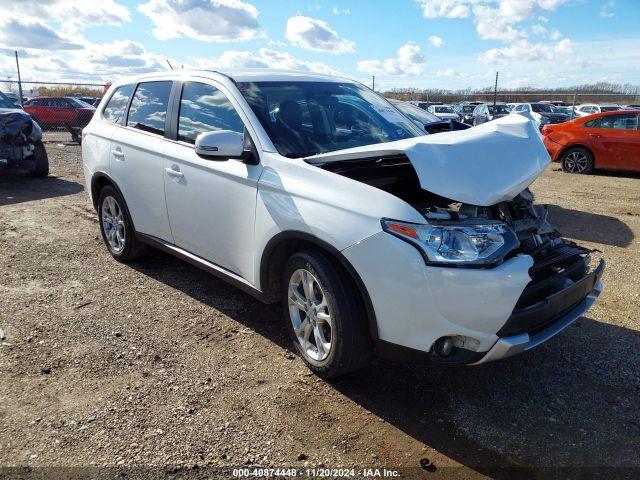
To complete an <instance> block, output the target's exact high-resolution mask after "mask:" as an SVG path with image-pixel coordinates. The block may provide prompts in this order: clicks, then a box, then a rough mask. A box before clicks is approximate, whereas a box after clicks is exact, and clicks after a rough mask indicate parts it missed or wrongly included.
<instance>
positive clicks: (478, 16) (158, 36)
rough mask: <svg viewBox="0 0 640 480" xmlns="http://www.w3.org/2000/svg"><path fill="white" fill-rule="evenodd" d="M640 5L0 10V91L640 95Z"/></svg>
mask: <svg viewBox="0 0 640 480" xmlns="http://www.w3.org/2000/svg"><path fill="white" fill-rule="evenodd" d="M639 26H640V0H395V1H381V0H306V1H296V0H289V1H284V0H283V1H276V0H246V1H245V0H0V78H2V79H6V78H12V79H15V78H16V68H15V58H14V50H18V52H19V55H20V66H21V73H22V78H23V80H39V81H62V80H73V81H86V82H94V81H95V82H107V81H111V80H115V79H117V78H120V77H122V76H124V75H134V74H139V73H146V72H153V71H158V70H166V69H168V68H169V66H168V64H167V61H169V63H171V64H172V65H173V67H174V68H202V69H221V70H224V69H225V68H246V67H268V68H278V69H291V70H305V71H314V72H321V73H332V74H337V75H341V76H346V77H349V78H353V79H356V80H358V81H361V82H363V83H366V84H368V85H371V82H372V76H373V75H375V79H376V90H378V89H382V90H386V89H390V88H404V87H415V88H448V89H461V88H477V87H486V86H489V85H492V84H493V81H494V77H495V72H496V71H499V72H500V86H501V87H503V88H518V87H523V86H533V87H558V86H571V85H576V84H581V83H593V82H599V81H609V82H617V83H631V84H638V85H640V28H639Z"/></svg>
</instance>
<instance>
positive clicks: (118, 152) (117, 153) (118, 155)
mask: <svg viewBox="0 0 640 480" xmlns="http://www.w3.org/2000/svg"><path fill="white" fill-rule="evenodd" d="M111 155H113V158H114V159H115V160H118V161H123V160H124V153H122V150H121V149H120V147H116V148H114V149H113V150H111Z"/></svg>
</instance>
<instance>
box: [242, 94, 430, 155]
mask: <svg viewBox="0 0 640 480" xmlns="http://www.w3.org/2000/svg"><path fill="white" fill-rule="evenodd" d="M238 88H239V90H240V92H241V93H242V95H243V96H244V98H245V99H246V100H247V103H248V104H249V106H250V107H251V109H252V110H253V112H254V113H255V114H256V116H257V117H258V119H259V120H260V123H261V124H262V126H263V127H264V129H265V130H266V132H267V134H268V135H269V138H271V141H272V142H273V144H274V145H275V147H276V148H277V149H278V152H280V154H281V155H284V156H286V157H290V158H299V157H306V156H310V155H315V154H318V153H325V152H333V151H335V150H341V149H344V148H352V147H360V146H363V145H371V144H375V143H384V142H390V141H393V140H401V139H403V138H411V137H417V136H420V135H424V134H425V132H423V131H422V130H420V129H419V128H418V127H417V126H416V125H415V124H414V123H413V122H411V121H410V120H409V119H408V118H407V117H405V116H404V115H402V114H401V113H400V112H399V111H398V110H397V109H396V108H394V107H393V106H392V105H391V104H390V103H389V102H388V101H387V100H385V99H384V98H382V97H380V96H379V95H378V94H376V93H375V92H372V91H371V90H369V89H368V88H366V87H363V86H361V85H358V84H355V83H347V82H345V83H341V82H256V83H239V84H238Z"/></svg>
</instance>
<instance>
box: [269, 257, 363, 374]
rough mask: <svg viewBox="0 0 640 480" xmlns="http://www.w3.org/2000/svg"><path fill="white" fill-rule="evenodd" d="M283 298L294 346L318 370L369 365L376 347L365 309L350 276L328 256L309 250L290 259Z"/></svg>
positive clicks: (334, 371)
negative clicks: (308, 286)
mask: <svg viewBox="0 0 640 480" xmlns="http://www.w3.org/2000/svg"><path fill="white" fill-rule="evenodd" d="M305 279H306V280H308V281H310V282H311V288H310V289H306V288H304V285H303V284H304V283H305ZM307 284H308V285H309V283H307ZM309 291H311V292H312V293H311V295H309V293H308V292H309ZM309 296H311V300H312V301H311V302H307V300H308V298H309ZM282 302H283V316H284V321H285V323H286V326H287V330H288V331H289V335H290V336H291V340H292V341H293V344H294V347H295V349H296V351H297V352H298V354H299V355H300V356H301V357H302V359H303V360H304V362H305V363H306V364H307V366H308V367H309V369H310V370H311V371H313V372H314V373H315V374H317V375H318V376H320V377H323V378H336V377H339V376H341V375H345V374H347V373H350V372H353V371H355V370H358V369H360V368H362V367H364V366H366V365H367V364H368V363H369V361H370V359H371V354H372V350H373V349H372V345H371V339H370V336H369V331H368V328H367V325H366V318H365V311H364V308H363V307H362V305H361V302H360V301H359V296H358V293H357V291H356V289H355V286H354V285H353V283H352V282H351V280H350V279H349V278H347V276H346V274H344V273H343V272H342V271H341V270H340V269H339V268H338V267H337V266H336V265H335V263H334V262H333V261H332V260H331V259H330V258H328V257H327V256H326V255H324V254H323V253H320V252H317V251H313V250H306V251H301V252H297V253H294V254H293V255H292V256H291V257H290V258H289V260H288V261H287V264H286V267H285V269H284V273H283V279H282ZM305 333H306V335H305ZM327 337H328V338H327ZM305 338H308V340H307V341H305Z"/></svg>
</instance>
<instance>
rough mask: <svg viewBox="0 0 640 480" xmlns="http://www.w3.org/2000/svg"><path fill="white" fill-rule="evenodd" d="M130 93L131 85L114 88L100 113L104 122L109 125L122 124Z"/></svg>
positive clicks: (131, 90)
mask: <svg viewBox="0 0 640 480" xmlns="http://www.w3.org/2000/svg"><path fill="white" fill-rule="evenodd" d="M132 92H133V85H123V86H121V87H118V88H116V90H115V92H113V95H111V98H110V99H109V101H108V102H107V104H106V105H105V107H104V110H103V111H102V116H103V117H104V119H105V120H106V121H108V122H111V123H120V122H122V119H123V118H124V112H125V111H126V109H127V103H129V97H130V96H131V93H132Z"/></svg>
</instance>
